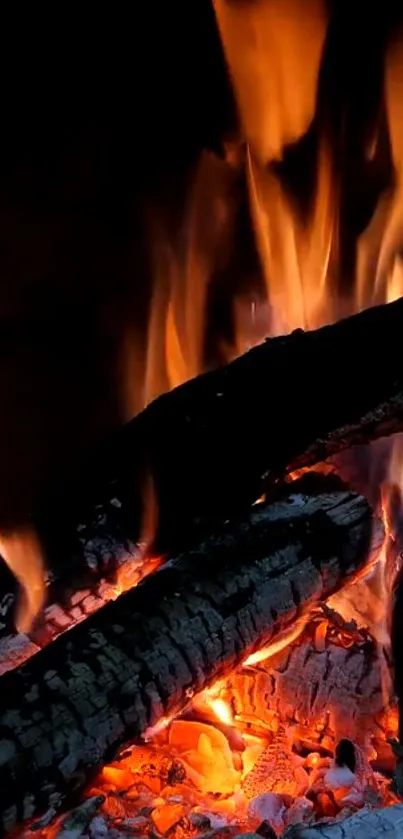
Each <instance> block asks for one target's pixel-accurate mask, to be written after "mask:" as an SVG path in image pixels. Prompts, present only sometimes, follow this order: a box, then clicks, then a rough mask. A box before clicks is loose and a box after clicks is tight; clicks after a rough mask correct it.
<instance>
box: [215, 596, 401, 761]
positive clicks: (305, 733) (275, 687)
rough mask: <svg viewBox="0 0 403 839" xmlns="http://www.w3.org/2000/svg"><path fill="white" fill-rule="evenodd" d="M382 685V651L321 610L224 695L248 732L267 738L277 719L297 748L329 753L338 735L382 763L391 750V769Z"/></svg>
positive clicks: (231, 682) (237, 677)
mask: <svg viewBox="0 0 403 839" xmlns="http://www.w3.org/2000/svg"><path fill="white" fill-rule="evenodd" d="M386 681H387V663H386V662H385V659H384V657H383V655H382V652H381V650H380V648H379V646H378V645H377V644H376V643H375V642H374V641H373V640H372V639H371V638H370V636H369V635H368V633H367V632H366V631H365V630H364V631H359V630H357V629H356V628H353V627H351V626H350V627H349V626H348V625H347V626H343V625H342V622H340V624H339V623H338V622H337V623H332V621H331V618H330V620H329V617H328V615H327V610H326V607H325V611H324V612H322V611H321V610H319V611H318V614H317V616H315V619H313V620H312V621H311V623H310V624H309V625H308V627H307V628H306V630H304V632H302V634H301V635H300V636H299V638H298V639H297V640H295V641H293V642H292V643H291V644H289V645H287V647H286V648H285V649H283V650H282V651H281V652H279V653H276V654H275V655H273V656H272V657H271V658H269V659H268V660H267V661H265V662H262V663H260V664H257V665H254V666H251V667H244V668H240V669H239V670H237V671H236V672H235V673H233V674H232V675H231V676H229V678H228V680H227V682H226V683H225V685H224V686H223V688H222V692H221V695H222V696H223V698H225V700H226V701H227V702H229V703H230V706H231V707H232V709H233V711H234V713H235V714H236V715H237V719H238V721H239V724H240V725H241V726H242V725H244V726H245V728H246V729H247V728H250V727H252V728H253V727H254V728H255V729H256V730H257V731H259V730H260V731H261V732H263V733H264V730H265V729H269V730H270V728H271V727H272V726H273V718H274V719H275V720H277V722H280V723H281V724H283V725H285V726H289V725H290V724H291V726H292V730H293V732H294V738H295V743H299V744H300V745H301V747H302V748H309V749H323V750H324V751H325V752H329V753H330V754H333V752H334V749H335V746H336V743H337V741H338V740H339V739H341V738H348V739H350V740H352V741H354V742H355V743H357V744H359V745H361V746H363V747H365V749H367V748H368V746H369V745H370V744H372V745H373V746H374V747H375V749H376V751H377V755H378V758H379V762H383V761H385V756H386V754H387V753H388V757H389V767H388V768H390V765H393V759H392V752H391V749H390V747H387V743H386V739H387V737H388V736H389V734H390V733H391V732H390V731H389V730H388V725H389V718H388V709H387V707H386V706H385V690H386ZM392 698H393V697H392V696H391V700H392Z"/></svg>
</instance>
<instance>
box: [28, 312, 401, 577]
mask: <svg viewBox="0 0 403 839" xmlns="http://www.w3.org/2000/svg"><path fill="white" fill-rule="evenodd" d="M402 325H403V300H398V301H396V302H395V303H390V304H389V305H385V306H380V307H377V308H373V309H370V310H368V311H365V312H362V313H360V314H357V315H354V316H352V317H350V318H348V319H345V320H343V321H340V322H338V323H336V324H334V325H331V326H326V327H323V328H321V329H318V330H315V331H312V332H306V333H305V332H303V331H302V330H299V331H297V332H295V333H292V334H291V335H287V336H285V337H279V338H272V339H270V340H268V341H266V342H265V343H263V344H262V345H260V346H258V347H256V348H254V349H252V350H250V351H249V352H247V353H245V354H244V355H242V356H241V357H240V358H238V359H236V360H235V361H233V362H232V363H231V364H228V365H226V366H223V367H221V368H219V369H217V370H214V371H212V372H209V373H206V374H204V375H202V376H199V377H198V378H196V379H193V380H192V381H190V382H187V383H185V384H184V385H182V386H181V387H179V388H176V389H175V390H173V391H171V392H170V393H167V394H165V395H163V396H161V397H160V398H158V399H157V400H155V401H154V402H153V403H151V404H150V405H149V406H148V407H147V408H146V410H145V411H143V412H142V413H141V414H139V415H138V416H137V417H135V418H134V419H133V420H132V421H131V422H130V423H128V424H127V425H126V426H125V427H124V428H122V429H120V430H119V431H118V432H117V433H116V434H114V435H112V437H110V438H109V439H108V440H105V441H104V443H103V445H102V446H100V447H99V448H98V449H97V450H96V451H95V452H93V454H92V455H91V456H90V457H88V458H87V460H86V461H85V462H84V463H83V464H82V466H81V469H80V470H79V472H78V473H77V474H76V475H75V476H73V477H72V478H71V481H70V482H66V483H65V484H64V485H63V486H62V487H60V488H59V489H57V488H56V487H52V491H51V493H50V495H49V497H48V498H47V499H46V500H44V501H43V504H42V506H41V509H40V511H38V512H37V514H36V516H35V522H36V524H37V527H38V530H39V533H40V535H41V537H42V539H43V541H44V544H45V545H46V547H47V553H48V556H49V564H50V566H52V565H53V563H55V564H56V563H58V564H60V565H63V563H64V564H65V565H67V566H68V565H69V564H71V563H72V562H73V559H74V557H76V558H78V559H77V561H79V558H80V555H81V548H80V544H79V543H78V541H77V533H76V527H77V525H78V524H81V525H83V526H85V525H86V523H88V522H92V521H93V519H94V515H95V511H96V510H97V509H98V512H99V513H100V514H101V515H102V512H105V513H106V514H107V517H108V521H109V525H108V527H109V530H110V531H111V527H112V525H113V527H114V529H115V531H116V532H117V533H118V534H119V539H120V538H121V536H122V534H123V535H124V537H125V539H126V540H129V541H130V542H132V543H136V542H137V541H138V539H139V535H140V533H141V527H142V522H143V513H144V504H145V495H146V496H147V492H146V490H145V488H146V487H147V486H148V481H151V483H152V486H153V489H154V493H155V498H156V499H157V502H158V511H159V526H158V535H157V537H158V538H157V543H158V547H157V550H158V551H160V552H165V551H172V550H175V551H177V550H184V549H185V548H186V547H187V546H188V544H191V543H192V541H193V539H194V534H195V530H196V532H199V533H200V531H197V524H198V523H199V524H200V523H201V527H202V528H203V531H202V535H204V534H205V533H206V532H207V530H206V522H207V523H208V522H211V521H214V520H223V519H225V518H226V517H228V516H231V515H233V514H235V513H236V512H239V511H241V510H243V509H245V505H247V504H250V503H253V502H254V501H255V500H256V499H257V498H259V497H260V496H261V494H262V492H263V491H264V490H265V489H266V488H267V486H268V485H272V484H273V483H274V482H276V481H278V480H281V479H282V478H284V476H285V475H287V474H288V473H289V472H292V471H294V470H295V469H298V468H301V467H305V466H309V465H312V464H314V463H317V462H319V461H322V460H324V459H326V458H327V457H329V456H331V455H335V454H336V453H337V452H339V451H342V450H343V449H346V448H348V447H350V446H352V445H354V444H361V443H365V444H366V443H368V442H370V440H373V439H375V438H378V437H381V436H385V435H388V434H392V433H394V432H397V431H402V430H403V370H402V367H401V365H400V364H399V358H400V335H401V330H402ZM374 335H382V341H381V342H376V341H374ZM318 360H320V364H318ZM378 368H380V369H382V375H379V376H375V375H374V370H376V369H378ZM322 370H326V375H323V374H322ZM235 441H236V443H235ZM114 497H115V498H117V499H118V500H119V503H120V507H117V508H115V509H113V508H112V507H111V505H110V500H111V499H112V498H114ZM209 526H210V525H208V524H207V527H209Z"/></svg>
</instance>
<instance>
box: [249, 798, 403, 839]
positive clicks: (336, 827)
mask: <svg viewBox="0 0 403 839" xmlns="http://www.w3.org/2000/svg"><path fill="white" fill-rule="evenodd" d="M399 836H403V804H395V805H393V806H392V807H385V809H383V810H373V809H368V810H367V809H364V810H361V811H360V812H359V813H355V814H354V815H352V816H349V817H347V818H341V819H340V820H338V821H335V820H329V821H326V822H323V823H322V824H316V825H306V824H305V825H304V824H301V825H295V826H294V827H291V828H289V829H288V830H286V832H285V833H284V839H380V837H382V839H398V837H399ZM236 839H238V837H237V838H236Z"/></svg>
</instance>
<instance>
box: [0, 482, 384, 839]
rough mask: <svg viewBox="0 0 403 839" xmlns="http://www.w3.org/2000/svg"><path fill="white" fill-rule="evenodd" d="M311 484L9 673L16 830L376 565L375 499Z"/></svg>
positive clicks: (4, 683) (10, 806) (0, 728)
mask: <svg viewBox="0 0 403 839" xmlns="http://www.w3.org/2000/svg"><path fill="white" fill-rule="evenodd" d="M303 485H304V482H301V483H299V486H298V485H296V486H294V487H293V492H292V493H291V492H289V494H288V495H287V496H285V497H284V498H283V499H281V500H278V501H277V502H276V503H274V504H271V505H258V506H254V507H252V508H251V509H250V511H249V513H248V514H247V515H244V516H243V517H240V518H238V519H237V520H236V521H229V522H227V524H226V525H225V526H223V527H222V528H221V529H220V530H218V531H217V532H216V533H214V534H212V535H211V536H210V537H209V538H207V539H205V540H204V541H203V542H201V543H200V544H199V545H198V546H197V547H195V548H194V549H193V550H192V551H189V552H187V553H186V554H183V555H181V556H178V557H177V558H176V560H174V561H171V562H168V563H167V564H166V565H165V566H163V568H162V569H161V570H159V571H157V572H156V573H155V574H153V575H151V576H149V577H147V578H146V579H145V580H144V581H143V582H142V583H140V585H139V586H137V588H135V589H133V590H132V591H129V592H127V593H126V594H124V595H121V597H120V598H119V599H118V600H117V601H115V602H112V603H109V604H108V605H107V606H105V607H104V608H103V609H101V610H99V611H98V612H97V613H96V614H95V615H93V616H91V617H89V618H88V619H87V620H86V621H85V622H84V623H82V624H80V625H78V626H76V627H75V628H74V629H72V630H71V631H70V632H67V633H65V634H64V635H62V636H60V637H59V638H58V639H57V640H56V641H55V642H54V643H52V644H51V645H50V646H49V647H47V648H46V649H44V650H42V651H41V652H40V653H38V654H37V655H35V656H33V657H32V658H31V659H30V660H29V661H28V662H27V663H26V664H24V665H23V666H22V667H21V668H19V669H18V670H14V671H12V672H10V673H7V674H5V675H4V676H3V677H2V679H1V693H0V789H1V799H0V827H1V829H2V831H3V832H6V831H7V830H10V829H11V828H13V827H14V826H15V825H16V824H17V823H18V822H21V821H22V820H23V819H25V818H30V817H32V816H36V815H38V814H39V813H40V812H42V811H43V810H45V809H46V808H47V807H48V806H49V805H50V804H51V803H52V802H54V801H55V800H56V801H58V802H59V804H61V803H63V802H64V801H66V800H67V799H68V798H71V796H72V794H73V793H74V792H79V791H81V790H82V789H83V787H84V786H85V784H86V782H87V781H88V780H89V779H90V777H91V776H92V775H93V773H94V772H95V771H96V770H97V769H99V768H100V767H101V766H102V764H103V763H104V762H105V760H107V759H110V758H111V757H112V756H113V754H114V753H116V750H117V749H118V747H119V746H121V745H122V744H123V743H124V742H127V741H128V740H129V739H130V738H136V737H139V736H141V735H144V734H145V733H147V729H149V728H150V727H152V726H155V725H156V724H158V723H161V721H162V720H163V719H164V718H166V717H170V716H172V715H175V714H177V713H178V712H179V711H180V710H182V709H183V708H184V707H185V705H186V703H187V701H188V699H189V698H190V697H191V696H192V694H193V693H194V692H197V691H199V690H202V689H203V688H205V687H208V686H209V685H211V684H212V683H214V682H215V681H216V680H217V679H218V678H221V677H223V676H224V675H225V674H226V673H228V671H229V669H230V668H233V667H235V666H236V665H237V664H239V663H240V662H241V661H242V660H243V659H244V658H245V657H246V656H248V655H250V654H251V653H252V652H253V651H254V650H255V649H256V648H257V647H258V646H260V645H262V644H265V643H268V642H269V641H270V640H273V639H274V638H276V637H278V635H279V634H280V633H281V632H282V631H283V630H286V629H287V628H289V627H290V626H292V625H293V623H294V621H295V620H296V619H297V618H298V617H299V616H300V615H301V614H302V613H303V612H304V610H307V609H308V608H309V607H310V606H311V605H312V604H314V603H315V602H317V601H318V600H321V599H323V598H326V597H328V596H329V595H331V594H332V593H333V592H334V591H335V590H337V589H338V588H339V587H340V586H341V585H343V584H344V583H345V582H346V580H348V579H351V578H352V577H354V575H355V574H356V573H357V571H359V570H360V569H362V568H363V566H364V565H365V563H366V561H367V558H368V552H369V549H370V543H371V529H372V516H371V510H370V508H369V505H368V503H367V501H366V500H365V499H364V498H363V497H361V496H357V495H354V494H353V493H350V492H348V491H345V490H344V491H343V490H341V489H338V490H335V489H331V490H329V491H328V492H327V493H326V492H324V491H323V492H321V493H319V494H311V495H305V494H303V492H302V487H303ZM322 486H323V484H322ZM298 489H300V492H298Z"/></svg>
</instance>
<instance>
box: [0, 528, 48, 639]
mask: <svg viewBox="0 0 403 839" xmlns="http://www.w3.org/2000/svg"><path fill="white" fill-rule="evenodd" d="M0 553H1V555H2V557H3V559H4V561H5V562H6V564H7V565H8V567H9V569H10V571H12V573H13V574H14V576H15V577H16V579H17V580H18V582H19V584H20V594H19V599H18V602H17V614H16V626H17V629H18V630H19V632H29V630H30V629H31V627H32V623H33V621H34V618H35V617H36V615H37V614H38V613H39V612H40V611H41V609H42V607H43V604H44V601H45V572H44V561H43V554H42V548H41V545H40V543H39V539H38V537H37V535H36V533H35V532H34V530H33V528H31V527H29V528H28V527H27V528H25V530H23V531H20V532H19V533H8V534H4V533H3V534H1V535H0Z"/></svg>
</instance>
